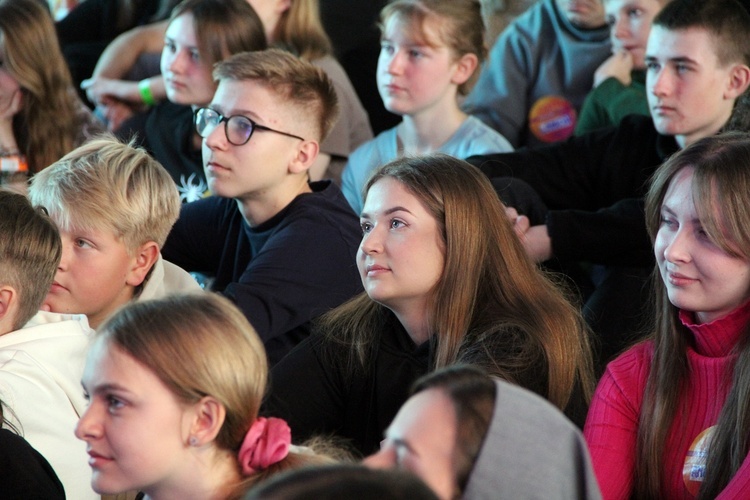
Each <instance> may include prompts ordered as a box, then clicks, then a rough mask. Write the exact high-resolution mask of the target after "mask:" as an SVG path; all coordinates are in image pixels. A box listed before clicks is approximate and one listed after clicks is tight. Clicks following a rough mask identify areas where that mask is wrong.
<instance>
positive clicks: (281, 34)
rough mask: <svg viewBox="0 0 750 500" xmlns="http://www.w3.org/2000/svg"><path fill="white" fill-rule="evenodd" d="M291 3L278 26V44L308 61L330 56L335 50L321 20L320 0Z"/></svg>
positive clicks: (275, 35) (299, 0)
mask: <svg viewBox="0 0 750 500" xmlns="http://www.w3.org/2000/svg"><path fill="white" fill-rule="evenodd" d="M290 3H291V5H290V6H289V8H288V9H287V10H286V11H284V13H283V14H282V15H281V19H279V23H278V25H277V26H276V33H274V38H275V39H276V41H277V43H278V44H279V45H280V46H281V48H284V49H287V50H290V51H291V52H293V53H294V54H296V55H298V56H299V57H301V58H302V59H305V60H307V61H314V60H316V59H321V58H323V57H325V56H327V55H330V54H331V53H332V52H333V49H332V46H331V40H330V39H329V38H328V35H327V34H326V32H325V29H323V22H322V21H321V20H320V4H319V2H318V0H290Z"/></svg>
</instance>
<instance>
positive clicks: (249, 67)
mask: <svg viewBox="0 0 750 500" xmlns="http://www.w3.org/2000/svg"><path fill="white" fill-rule="evenodd" d="M214 79H215V80H217V81H221V80H235V81H243V80H250V81H255V82H258V83H260V84H262V85H263V86H265V87H266V88H268V89H269V90H271V92H273V93H274V94H276V95H277V96H279V98H280V99H281V100H282V101H283V102H285V103H289V104H291V105H292V106H294V107H295V108H296V109H298V110H299V112H300V113H299V114H300V117H301V118H302V119H304V118H305V117H310V119H311V123H312V124H313V125H314V126H315V128H316V129H317V132H318V137H315V138H314V139H315V140H317V141H318V142H322V141H323V140H324V139H325V138H326V137H327V136H328V133H329V132H330V131H331V129H332V128H333V126H334V124H335V123H336V120H337V119H338V116H339V102H338V98H337V97H336V89H335V87H334V86H333V82H332V81H331V79H330V78H328V75H326V73H325V71H323V70H322V69H320V68H318V67H316V66H313V65H312V64H310V63H309V62H307V61H304V60H302V59H300V58H298V57H296V56H294V55H292V54H291V53H289V52H286V51H284V50H281V49H267V50H262V51H256V52H242V53H240V54H235V55H233V56H231V57H229V58H227V59H225V60H224V61H222V62H220V63H218V64H217V65H216V67H215V69H214Z"/></svg>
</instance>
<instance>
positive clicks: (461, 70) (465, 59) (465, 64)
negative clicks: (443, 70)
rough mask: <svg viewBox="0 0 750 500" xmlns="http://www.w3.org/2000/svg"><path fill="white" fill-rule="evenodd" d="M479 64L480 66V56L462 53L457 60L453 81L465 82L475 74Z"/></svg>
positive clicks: (457, 82) (458, 83) (459, 83)
mask: <svg viewBox="0 0 750 500" xmlns="http://www.w3.org/2000/svg"><path fill="white" fill-rule="evenodd" d="M477 66H479V58H478V57H477V55H476V54H464V55H462V56H461V57H459V58H458V61H456V70H455V71H454V72H453V78H451V83H455V84H456V85H461V84H462V83H465V82H466V80H468V79H469V78H471V75H473V74H474V71H475V70H476V69H477Z"/></svg>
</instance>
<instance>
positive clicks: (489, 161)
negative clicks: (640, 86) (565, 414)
mask: <svg viewBox="0 0 750 500" xmlns="http://www.w3.org/2000/svg"><path fill="white" fill-rule="evenodd" d="M645 61H646V97H647V99H648V104H649V110H650V112H651V116H650V117H647V116H641V115H629V116H626V117H625V118H624V119H623V120H622V121H621V122H620V123H619V125H617V126H615V127H610V128H603V129H599V130H597V131H594V132H590V133H588V134H584V135H581V136H578V137H574V138H572V139H569V140H568V141H566V142H563V143H560V144H555V145H552V146H548V147H546V148H539V149H536V150H534V151H517V152H514V153H506V154H497V155H488V156H476V157H473V158H469V160H468V161H469V162H470V163H473V164H474V165H476V166H477V167H479V168H480V169H481V170H482V171H483V172H484V173H485V174H486V175H487V176H488V177H491V178H494V177H505V178H504V179H498V180H496V186H501V187H503V188H504V191H503V192H502V193H500V194H501V197H504V198H505V199H509V198H512V197H513V195H512V190H513V189H514V184H517V183H518V181H523V182H525V183H527V184H528V185H531V187H533V188H534V189H535V190H536V191H537V193H538V195H539V196H540V197H541V200H542V201H543V202H544V203H545V204H546V206H547V207H548V208H549V211H548V212H547V214H546V217H545V218H544V219H543V220H539V221H535V222H533V221H532V223H531V225H530V226H529V221H528V220H526V219H524V218H519V219H517V221H521V222H523V224H521V225H517V230H518V232H521V233H523V237H522V239H523V242H524V245H525V246H526V249H527V251H528V253H529V254H530V256H531V257H532V258H534V259H536V260H537V261H545V260H548V259H550V258H552V257H554V258H556V259H557V260H559V261H563V262H568V263H570V262H577V261H584V262H589V263H593V264H597V265H598V266H596V267H595V268H594V269H595V271H596V273H595V275H594V278H595V280H594V284H595V285H596V289H595V291H594V293H593V294H592V296H591V297H590V298H589V300H588V302H587V304H586V308H584V313H585V315H586V319H587V321H588V323H589V325H590V326H591V327H592V330H593V331H594V332H595V333H596V334H597V335H599V337H600V340H601V346H602V348H601V353H600V366H599V369H600V370H601V369H603V367H604V364H605V362H606V361H607V360H608V359H609V358H611V357H612V356H614V355H615V354H617V353H618V352H619V351H621V350H622V349H623V348H625V347H626V346H627V345H628V344H630V343H631V342H632V340H633V339H634V338H635V337H636V336H638V335H640V334H641V333H642V330H643V327H644V325H646V324H647V323H646V321H645V320H646V319H647V318H644V317H643V316H642V315H643V311H648V310H649V309H650V308H649V307H648V306H647V304H648V303H649V301H650V300H651V299H650V296H649V294H648V290H649V287H648V286H647V285H646V281H647V279H648V277H649V275H650V274H651V271H652V270H653V262H654V253H653V247H652V245H651V242H650V241H649V238H648V234H647V232H646V223H645V218H644V215H643V195H644V194H645V190H646V188H647V186H648V179H649V177H650V176H651V174H653V172H654V171H655V170H656V168H657V167H658V166H659V165H661V164H662V162H664V160H666V159H667V158H668V157H669V156H670V155H672V154H673V153H675V152H676V151H678V150H680V149H682V148H684V147H686V146H689V145H690V144H692V143H694V142H696V141H698V140H699V139H702V138H704V137H709V136H711V135H714V134H716V133H719V132H722V131H728V130H739V131H743V132H747V131H748V130H750V113H748V101H749V100H750V97H748V87H750V14H748V12H747V11H746V10H745V8H744V7H743V6H742V5H741V4H740V3H739V2H737V1H736V0H672V1H671V2H669V3H668V4H667V5H666V6H665V7H664V8H663V9H662V10H661V11H660V12H659V14H658V15H657V16H656V17H655V18H654V22H653V26H652V28H651V32H650V33H649V37H648V42H647V45H646V55H645ZM507 176H512V177H513V179H512V180H511V179H508V178H507ZM508 191H511V196H508Z"/></svg>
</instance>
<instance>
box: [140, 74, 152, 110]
mask: <svg viewBox="0 0 750 500" xmlns="http://www.w3.org/2000/svg"><path fill="white" fill-rule="evenodd" d="M138 92H140V94H141V100H142V101H143V104H145V105H146V106H153V105H154V104H156V101H155V100H154V95H153V94H152V93H151V85H149V79H148V78H145V79H143V80H141V81H140V82H138Z"/></svg>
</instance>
